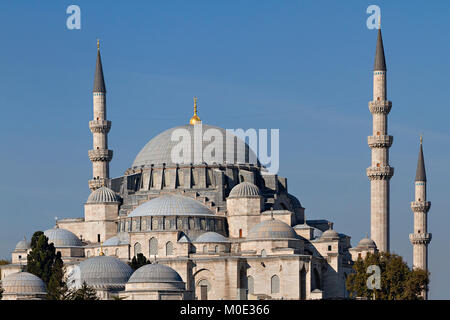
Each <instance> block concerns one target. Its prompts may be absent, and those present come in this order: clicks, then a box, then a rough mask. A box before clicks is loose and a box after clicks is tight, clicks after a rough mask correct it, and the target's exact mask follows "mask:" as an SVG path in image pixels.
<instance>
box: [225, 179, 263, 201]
mask: <svg viewBox="0 0 450 320" xmlns="http://www.w3.org/2000/svg"><path fill="white" fill-rule="evenodd" d="M260 196H261V192H260V191H259V188H258V187H257V186H256V185H254V184H253V183H251V182H246V181H244V182H241V183H239V184H238V185H236V186H235V187H234V188H233V189H231V191H230V195H229V196H228V197H229V198H252V197H260Z"/></svg>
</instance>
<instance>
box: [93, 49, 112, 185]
mask: <svg viewBox="0 0 450 320" xmlns="http://www.w3.org/2000/svg"><path fill="white" fill-rule="evenodd" d="M93 98H94V101H93V105H94V120H92V121H89V129H91V132H92V136H93V149H92V150H89V159H90V160H91V161H92V176H93V179H92V180H90V181H89V188H90V189H91V190H96V189H98V188H100V187H101V186H103V185H106V182H107V179H109V162H110V161H111V159H112V156H113V152H112V150H108V132H109V130H110V129H111V121H108V120H106V88H105V80H104V78H103V68H102V59H101V57H100V43H99V41H98V40H97V64H96V66H95V76H94V89H93Z"/></svg>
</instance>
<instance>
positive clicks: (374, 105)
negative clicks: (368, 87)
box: [369, 100, 392, 114]
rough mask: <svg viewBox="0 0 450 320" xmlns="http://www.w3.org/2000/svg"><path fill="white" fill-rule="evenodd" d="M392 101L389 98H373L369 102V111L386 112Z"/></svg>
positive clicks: (389, 109)
mask: <svg viewBox="0 0 450 320" xmlns="http://www.w3.org/2000/svg"><path fill="white" fill-rule="evenodd" d="M391 108H392V102H391V101H389V100H374V101H370V102H369V110H370V113H372V114H374V113H381V114H388V113H389V112H390V111H391Z"/></svg>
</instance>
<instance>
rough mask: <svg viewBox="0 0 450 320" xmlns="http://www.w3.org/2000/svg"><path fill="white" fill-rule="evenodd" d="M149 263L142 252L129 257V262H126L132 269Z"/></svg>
mask: <svg viewBox="0 0 450 320" xmlns="http://www.w3.org/2000/svg"><path fill="white" fill-rule="evenodd" d="M149 263H150V261H149V260H147V258H146V257H145V256H144V255H143V254H142V253H138V254H137V255H136V256H134V257H133V259H131V262H128V264H129V265H130V267H131V268H132V269H133V270H137V269H139V268H140V267H142V266H144V265H146V264H149Z"/></svg>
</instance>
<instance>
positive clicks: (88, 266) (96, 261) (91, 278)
mask: <svg viewBox="0 0 450 320" xmlns="http://www.w3.org/2000/svg"><path fill="white" fill-rule="evenodd" d="M79 269H80V283H83V282H84V281H86V283H87V284H88V285H90V286H93V287H97V288H113V287H115V288H120V287H123V286H124V285H125V283H126V282H127V281H128V279H129V278H130V276H131V274H132V273H133V269H131V267H130V266H129V265H127V264H126V263H125V262H122V261H121V260H119V259H117V258H114V257H110V256H97V257H93V258H89V259H87V260H84V261H82V262H81V263H80V265H79Z"/></svg>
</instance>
